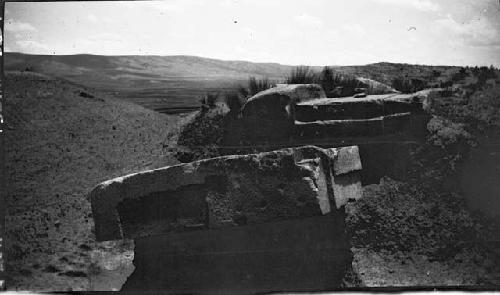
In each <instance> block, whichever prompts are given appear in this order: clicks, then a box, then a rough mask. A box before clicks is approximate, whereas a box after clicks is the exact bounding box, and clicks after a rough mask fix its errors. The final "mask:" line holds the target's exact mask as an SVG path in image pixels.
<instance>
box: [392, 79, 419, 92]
mask: <svg viewBox="0 0 500 295" xmlns="http://www.w3.org/2000/svg"><path fill="white" fill-rule="evenodd" d="M391 85H392V87H394V89H396V90H398V91H401V92H403V93H413V92H417V91H420V90H423V89H425V88H427V83H426V82H425V81H424V80H420V79H409V78H407V77H396V78H394V79H393V80H392V83H391Z"/></svg>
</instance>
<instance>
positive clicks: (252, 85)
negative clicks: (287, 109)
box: [248, 77, 271, 96]
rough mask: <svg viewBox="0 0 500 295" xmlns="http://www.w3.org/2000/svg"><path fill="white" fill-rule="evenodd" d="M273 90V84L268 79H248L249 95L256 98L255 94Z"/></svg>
mask: <svg viewBox="0 0 500 295" xmlns="http://www.w3.org/2000/svg"><path fill="white" fill-rule="evenodd" d="M269 88H271V82H270V81H269V79H268V78H262V79H256V78H255V77H250V78H248V94H249V95H250V96H254V95H255V94H257V93H259V92H261V91H264V90H266V89H269Z"/></svg>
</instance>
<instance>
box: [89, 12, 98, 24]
mask: <svg viewBox="0 0 500 295" xmlns="http://www.w3.org/2000/svg"><path fill="white" fill-rule="evenodd" d="M87 19H88V20H89V21H90V22H93V23H98V22H99V19H98V18H97V16H95V15H94V14H92V13H91V14H89V15H88V16H87Z"/></svg>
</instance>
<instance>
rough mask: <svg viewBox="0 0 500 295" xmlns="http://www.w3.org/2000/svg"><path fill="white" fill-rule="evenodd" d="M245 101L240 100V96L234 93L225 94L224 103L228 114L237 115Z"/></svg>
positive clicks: (243, 99)
mask: <svg viewBox="0 0 500 295" xmlns="http://www.w3.org/2000/svg"><path fill="white" fill-rule="evenodd" d="M244 97H246V96H244ZM245 100H246V99H245V98H242V97H241V96H240V95H238V93H234V92H229V93H226V96H225V102H226V104H227V106H228V107H229V112H230V113H231V114H233V115H237V114H238V113H239V112H240V110H241V107H243V105H244V104H245Z"/></svg>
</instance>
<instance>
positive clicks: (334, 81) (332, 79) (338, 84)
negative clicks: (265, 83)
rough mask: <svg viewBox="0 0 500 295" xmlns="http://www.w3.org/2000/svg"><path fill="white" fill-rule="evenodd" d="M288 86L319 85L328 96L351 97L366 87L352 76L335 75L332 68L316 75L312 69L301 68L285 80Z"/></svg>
mask: <svg viewBox="0 0 500 295" xmlns="http://www.w3.org/2000/svg"><path fill="white" fill-rule="evenodd" d="M285 83H287V84H319V85H321V87H322V88H323V90H325V93H326V95H327V96H332V97H338V96H351V95H354V94H355V93H357V92H359V91H357V90H358V89H360V88H365V87H366V85H365V84H364V83H363V82H361V81H359V80H358V79H356V77H354V76H352V75H342V74H339V73H335V71H334V70H333V69H332V68H330V67H324V68H323V69H322V71H321V72H319V73H315V72H314V71H312V70H311V68H309V67H306V66H299V67H296V68H294V69H292V71H291V72H290V75H289V76H288V77H286V78H285Z"/></svg>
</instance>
